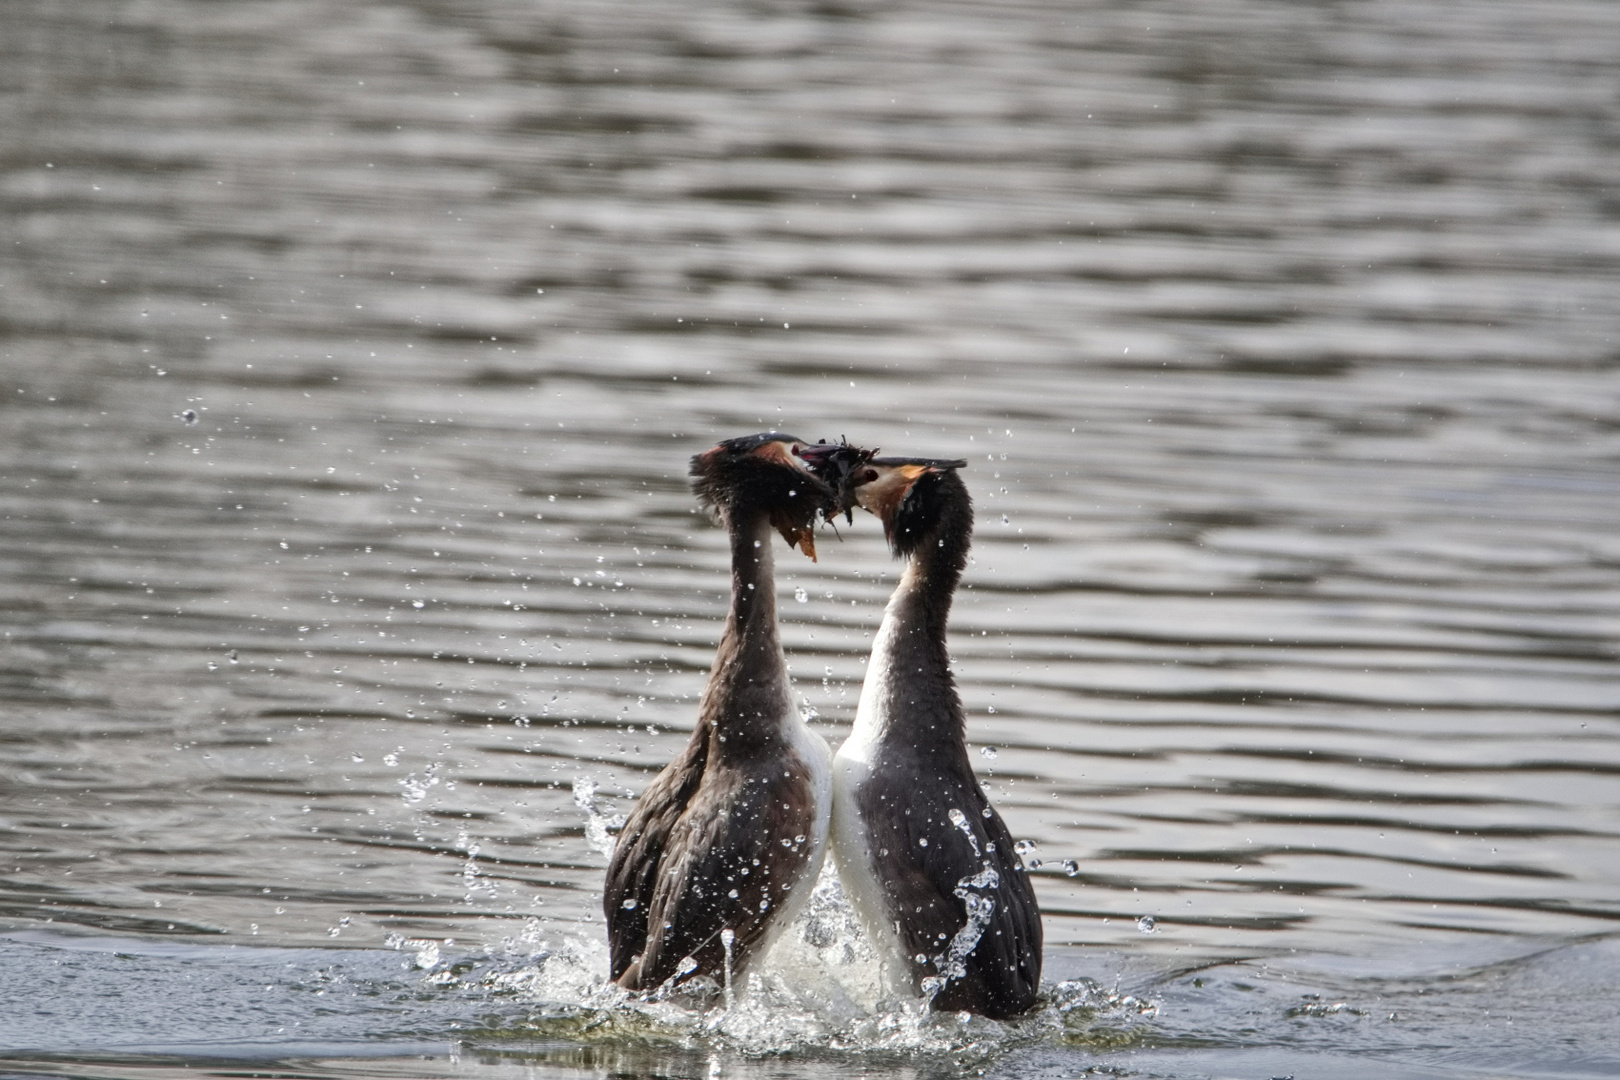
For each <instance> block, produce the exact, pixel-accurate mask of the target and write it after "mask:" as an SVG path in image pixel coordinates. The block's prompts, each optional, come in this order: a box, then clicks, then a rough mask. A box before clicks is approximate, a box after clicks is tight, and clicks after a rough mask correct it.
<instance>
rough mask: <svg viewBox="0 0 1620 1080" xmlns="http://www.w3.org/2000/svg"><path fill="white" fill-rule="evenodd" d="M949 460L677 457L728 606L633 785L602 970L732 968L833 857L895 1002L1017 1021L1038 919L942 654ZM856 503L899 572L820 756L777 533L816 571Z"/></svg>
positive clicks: (953, 527)
mask: <svg viewBox="0 0 1620 1080" xmlns="http://www.w3.org/2000/svg"><path fill="white" fill-rule="evenodd" d="M966 464H967V462H965V461H939V460H930V459H922V458H893V457H876V456H875V455H874V454H873V453H872V452H871V451H867V450H861V449H859V448H857V447H853V446H850V445H848V444H845V443H839V444H828V443H825V442H823V443H806V442H805V441H804V440H802V439H796V438H793V437H792V436H790V435H784V434H781V433H780V432H767V433H765V434H761V435H751V436H747V437H745V438H739V439H730V440H727V441H725V442H722V443H721V444H719V445H718V446H716V447H714V448H713V449H712V450H708V451H706V452H704V453H702V454H699V455H697V456H696V457H695V458H693V459H692V486H693V490H694V491H695V492H696V494H697V496H698V499H699V500H700V501H701V502H702V503H703V504H704V505H705V506H707V507H708V508H710V509H711V510H712V511H714V513H715V514H716V515H717V517H718V518H719V520H720V523H721V524H722V525H723V526H724V527H725V528H726V530H727V532H728V534H729V536H730V541H731V608H730V611H729V612H728V613H727V615H726V623H725V629H724V631H723V632H722V635H721V638H720V649H719V653H718V655H717V656H716V657H715V660H714V667H713V668H712V669H711V670H710V672H709V682H708V685H707V687H706V688H705V689H704V692H703V697H702V700H701V703H700V705H699V714H698V723H697V728H696V730H695V731H694V732H693V734H692V740H691V742H689V743H688V744H687V746H686V748H685V749H684V750H682V751H681V752H680V754H679V755H677V756H676V758H675V760H673V761H671V762H670V763H669V765H668V766H666V767H665V768H664V770H663V771H662V772H661V773H659V774H658V776H657V778H656V779H654V780H653V782H652V783H651V784H650V785H649V786H648V787H647V789H646V791H644V792H643V793H642V795H641V798H640V800H639V801H638V802H637V803H636V806H635V809H634V811H632V813H631V814H630V816H629V820H628V821H627V822H626V823H625V826H624V829H623V831H622V832H621V833H620V835H619V839H618V843H617V845H616V846H615V848H614V851H613V856H612V859H611V861H610V863H609V866H608V872H607V887H606V891H605V896H604V898H603V906H604V908H605V910H606V914H607V924H608V944H609V949H610V952H611V956H612V976H613V978H614V979H615V980H616V981H617V982H618V983H619V984H620V985H621V986H623V987H625V988H626V989H630V990H639V991H652V990H656V989H658V988H659V987H663V986H668V985H671V984H678V983H681V982H683V981H685V980H687V979H690V978H697V977H701V976H707V977H710V978H713V979H715V980H716V981H719V980H720V979H721V978H722V977H724V978H727V979H729V977H730V976H731V975H732V974H738V973H742V972H746V971H747V970H748V968H749V967H750V965H752V964H754V963H756V962H757V961H758V960H759V959H760V958H761V957H763V956H764V955H765V953H766V952H767V951H768V950H769V948H770V946H771V944H772V943H773V942H774V941H775V940H776V939H777V938H778V937H779V936H780V935H781V933H782V932H783V931H784V930H785V929H786V928H787V926H788V924H789V923H791V922H792V921H793V919H794V917H795V916H796V915H797V914H798V913H799V912H800V911H801V910H802V909H803V908H804V905H805V904H806V902H807V901H808V900H809V898H810V892H811V890H812V888H813V887H814V885H815V882H816V877H817V875H818V874H819V872H820V870H821V864H822V861H823V859H824V857H825V856H826V855H827V854H828V849H829V846H830V848H831V855H832V858H833V860H834V862H835V864H836V867H837V870H838V874H839V877H840V879H841V881H842V883H843V886H844V891H845V893H846V895H848V897H849V899H850V901H851V903H852V906H853V907H854V909H855V912H856V914H857V915H858V917H859V918H860V920H861V922H862V924H863V925H864V927H865V930H866V932H867V935H868V936H869V938H870V939H871V941H872V942H873V944H874V945H875V947H876V949H877V952H878V954H879V956H880V958H881V960H882V962H883V966H884V969H885V972H886V979H887V981H888V985H889V987H890V988H891V989H892V990H894V991H900V992H906V993H910V994H916V995H922V996H926V997H927V998H928V999H929V1000H930V1001H931V1003H932V1005H933V1007H934V1008H936V1009H948V1010H953V1011H961V1010H966V1011H971V1012H975V1013H980V1014H982V1015H984V1016H989V1017H993V1018H1002V1017H1008V1016H1013V1015H1015V1014H1017V1013H1021V1012H1023V1011H1025V1010H1026V1009H1028V1008H1029V1007H1030V1006H1031V1005H1032V1004H1033V1003H1034V1001H1035V995H1036V992H1037V990H1038V988H1039V984H1040V974H1041V919H1040V912H1039V910H1038V909H1037V907H1036V905H1035V895H1034V891H1033V890H1032V889H1031V887H1030V883H1029V878H1028V876H1027V875H1026V873H1025V872H1024V869H1023V867H1022V865H1021V863H1020V860H1019V857H1018V854H1017V853H1016V852H1015V851H1014V850H1013V841H1012V837H1011V836H1010V835H1009V834H1008V832H1007V827H1006V825H1005V824H1003V823H1002V820H1001V817H1000V815H999V814H997V813H996V811H995V810H994V809H993V808H992V807H991V805H990V802H989V800H988V799H987V798H986V797H985V794H984V790H983V789H982V788H981V787H980V786H979V782H978V780H977V778H976V777H975V776H974V774H973V768H972V766H971V765H970V764H969V761H968V753H967V738H966V731H965V717H964V715H963V711H962V703H961V699H960V698H959V697H958V695H957V692H956V686H955V683H954V680H953V679H952V677H951V670H950V661H949V658H948V656H947V654H946V650H945V622H946V618H947V616H948V615H949V613H950V608H951V597H952V595H953V594H954V593H955V591H956V586H957V583H958V582H959V581H960V580H961V577H962V571H963V569H964V568H965V567H966V565H967V553H968V544H969V540H970V537H971V534H972V531H973V504H972V501H971V500H970V499H969V497H968V492H967V488H966V487H964V486H963V484H962V480H961V478H960V477H959V476H958V475H957V470H958V469H959V468H962V467H963V466H965V465H966ZM855 506H859V507H861V508H863V509H865V510H867V511H870V512H871V513H872V514H874V515H876V516H877V517H878V518H879V519H880V520H881V521H882V523H883V531H884V535H885V536H886V537H887V538H888V541H889V545H890V547H891V548H892V549H893V551H894V553H895V555H896V556H898V557H900V558H901V559H903V560H905V571H904V574H903V575H902V577H901V579H900V584H899V586H898V587H897V588H896V589H895V592H894V596H893V598H892V599H891V600H890V601H889V606H888V610H887V611H886V612H885V614H884V617H883V624H882V627H881V628H880V629H879V630H878V635H877V638H876V640H875V641H874V643H873V646H872V657H871V660H870V662H869V664H868V667H867V673H866V682H865V685H864V686H863V687H862V689H861V698H860V705H859V707H858V708H857V711H856V716H855V727H854V730H853V731H852V732H851V734H850V736H849V738H848V739H847V740H845V742H844V744H843V745H842V746H841V747H840V748H839V750H838V753H837V755H836V756H835V755H833V754H832V753H831V752H830V751H829V749H828V747H827V744H826V742H825V741H824V740H823V739H822V738H821V736H820V735H817V734H815V733H814V732H812V731H811V730H810V729H809V728H808V727H807V726H806V725H805V723H804V721H803V720H802V719H801V718H800V715H799V711H798V709H797V708H795V705H794V701H793V696H792V693H791V690H790V688H789V685H788V677H787V665H786V661H785V659H784V657H783V654H782V646H781V642H780V640H779V639H778V637H777V629H776V589H775V580H774V574H773V568H772V567H773V564H772V554H771V552H772V543H773V537H772V536H771V533H772V531H773V530H775V531H776V532H779V533H781V535H782V537H783V538H784V539H786V540H787V542H788V544H789V545H790V546H797V547H798V548H799V549H800V550H801V551H803V552H804V553H805V554H806V555H809V556H810V557H811V558H815V540H814V532H813V529H814V527H815V525H816V523H817V519H818V518H826V519H829V520H830V519H831V517H832V516H833V515H834V514H838V513H843V514H845V515H846V516H848V515H849V514H850V513H851V511H852V508H853V507H855Z"/></svg>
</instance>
